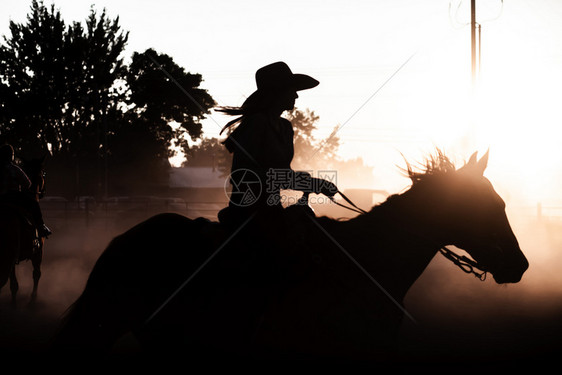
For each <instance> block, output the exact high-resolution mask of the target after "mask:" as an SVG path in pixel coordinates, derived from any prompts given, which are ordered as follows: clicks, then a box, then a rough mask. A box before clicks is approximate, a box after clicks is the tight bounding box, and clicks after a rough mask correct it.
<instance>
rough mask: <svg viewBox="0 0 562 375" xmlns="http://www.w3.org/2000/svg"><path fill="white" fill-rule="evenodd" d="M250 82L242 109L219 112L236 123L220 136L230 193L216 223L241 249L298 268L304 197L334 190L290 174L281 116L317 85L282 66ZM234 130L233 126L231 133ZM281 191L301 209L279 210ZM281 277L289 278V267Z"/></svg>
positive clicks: (286, 124) (288, 135)
mask: <svg viewBox="0 0 562 375" xmlns="http://www.w3.org/2000/svg"><path fill="white" fill-rule="evenodd" d="M255 78H256V84H257V90H256V91H255V92H254V93H253V94H252V95H250V96H249V97H248V98H247V99H246V100H245V102H244V103H243V104H242V106H240V107H222V108H220V109H219V111H221V112H223V113H226V114H228V115H231V116H237V118H235V119H234V120H232V121H230V122H228V123H227V124H226V125H225V126H224V127H223V129H222V131H221V134H222V132H223V131H225V130H229V135H228V137H227V138H226V140H224V141H223V144H224V145H225V147H226V148H227V149H228V151H229V152H231V153H232V154H233V159H232V168H231V174H230V183H231V186H232V191H231V194H230V197H229V198H230V200H229V205H228V207H226V208H224V209H223V210H221V211H220V212H219V215H218V218H219V221H220V223H221V224H223V226H224V227H226V228H227V229H228V230H229V231H230V232H234V231H240V232H241V235H240V236H239V237H242V238H244V239H243V240H242V241H243V244H244V246H246V247H250V248H254V249H255V250H256V252H257V253H259V254H261V253H263V252H270V255H271V256H272V258H273V260H271V259H270V260H271V263H273V264H277V265H278V264H286V263H291V264H298V263H302V262H301V261H302V256H303V254H302V252H303V250H304V247H305V246H303V245H304V241H303V233H302V232H303V229H302V227H303V225H306V224H308V225H310V224H311V221H310V220H307V219H305V218H304V216H305V215H309V216H312V217H314V212H313V211H312V209H311V208H310V207H309V206H308V195H309V194H310V193H315V194H325V195H327V196H329V197H333V196H334V195H335V194H336V193H337V192H338V189H337V187H336V186H335V185H334V184H333V183H331V182H329V181H327V180H323V179H318V178H314V177H312V176H311V174H310V173H308V172H302V171H294V170H293V169H292V168H291V161H292V159H293V155H294V145H293V136H294V130H293V126H292V124H291V122H290V121H289V120H287V119H285V118H283V117H281V115H282V113H283V112H284V111H286V110H292V109H293V108H294V106H295V99H296V98H298V95H297V91H300V90H306V89H311V88H313V87H316V86H317V85H318V84H319V82H318V81H317V80H316V79H314V78H312V77H310V76H308V75H304V74H294V73H293V72H292V71H291V69H290V68H289V67H288V66H287V64H285V63H284V62H276V63H273V64H269V65H267V66H264V67H262V68H260V69H259V70H258V71H257V72H256V76H255ZM234 125H238V126H237V127H236V128H234V130H232V127H233V126H234ZM281 190H297V191H302V192H303V194H304V195H303V198H301V200H300V201H299V202H300V203H301V204H300V205H293V206H292V208H291V209H285V208H284V207H283V205H282V200H281ZM301 224H303V225H301ZM266 263H267V262H266ZM281 268H283V266H281ZM285 273H286V274H291V273H295V272H294V269H292V270H291V269H290V267H289V269H286V270H285ZM289 277H291V276H290V275H289Z"/></svg>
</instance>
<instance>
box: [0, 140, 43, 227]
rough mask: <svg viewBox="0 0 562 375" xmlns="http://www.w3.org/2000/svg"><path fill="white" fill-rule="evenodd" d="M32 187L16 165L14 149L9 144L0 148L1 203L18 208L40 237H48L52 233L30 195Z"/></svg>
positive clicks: (35, 201)
mask: <svg viewBox="0 0 562 375" xmlns="http://www.w3.org/2000/svg"><path fill="white" fill-rule="evenodd" d="M30 187H31V181H30V179H29V177H28V176H27V175H26V174H25V172H24V171H23V170H22V169H21V168H20V167H18V166H17V165H16V164H15V163H14V148H13V147H12V146H11V145H9V144H4V145H2V146H0V203H4V204H8V205H13V206H16V207H17V208H20V209H21V210H22V211H23V212H24V213H27V214H28V215H30V216H31V218H32V221H33V224H34V225H35V226H36V228H37V234H38V236H39V237H47V236H49V235H51V234H52V232H51V230H50V229H49V228H48V227H47V226H46V225H45V223H44V221H43V215H42V213H41V207H40V206H39V202H37V200H36V199H35V198H34V197H33V196H31V195H30V194H29V193H28V189H29V188H30ZM26 216H27V215H26Z"/></svg>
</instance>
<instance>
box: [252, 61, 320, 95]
mask: <svg viewBox="0 0 562 375" xmlns="http://www.w3.org/2000/svg"><path fill="white" fill-rule="evenodd" d="M319 83H320V82H318V81H317V80H315V79H314V78H312V77H310V76H308V75H306V74H294V73H293V72H292V71H291V69H290V68H289V66H288V65H287V64H286V63H284V62H282V61H278V62H275V63H273V64H269V65H266V66H264V67H262V68H260V69H258V71H257V72H256V84H257V86H258V90H260V91H263V90H278V89H287V88H289V89H293V90H295V91H300V90H306V89H311V88H313V87H316V86H318V84H319Z"/></svg>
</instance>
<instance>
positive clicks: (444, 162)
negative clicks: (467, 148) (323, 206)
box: [317, 149, 457, 225]
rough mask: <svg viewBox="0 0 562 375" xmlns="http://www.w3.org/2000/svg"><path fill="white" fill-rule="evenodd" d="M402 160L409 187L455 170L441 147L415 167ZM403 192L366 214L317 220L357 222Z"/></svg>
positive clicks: (328, 222) (379, 210) (387, 199)
mask: <svg viewBox="0 0 562 375" xmlns="http://www.w3.org/2000/svg"><path fill="white" fill-rule="evenodd" d="M404 160H405V162H406V168H401V170H402V172H403V173H404V175H405V176H406V177H408V178H410V180H411V181H412V186H411V187H410V189H411V188H412V187H414V186H416V185H418V184H419V183H421V182H423V181H428V180H431V179H435V178H436V177H441V176H445V175H446V174H448V173H451V172H454V171H456V170H457V167H456V165H455V163H454V162H453V161H452V160H451V158H450V157H448V156H447V155H446V154H445V153H444V152H443V151H442V150H441V149H436V151H435V153H434V154H430V155H428V156H427V157H426V158H425V160H424V161H423V162H421V163H418V164H417V167H415V166H414V164H412V163H410V162H409V161H408V160H406V159H404ZM408 190H409V189H408ZM403 193H404V192H402V193H395V194H391V195H389V196H388V197H387V198H386V199H385V200H384V201H383V202H381V203H378V204H376V205H374V206H373V207H371V208H370V210H369V211H368V212H367V213H366V214H361V215H358V216H356V217H354V218H331V217H327V216H321V217H318V218H317V220H319V222H320V223H322V224H323V225H329V224H332V223H341V222H349V221H354V222H359V221H362V219H364V218H366V217H370V218H371V219H372V218H373V215H375V217H376V216H377V215H376V214H377V213H380V212H382V211H383V210H385V209H387V208H388V207H389V206H391V205H392V203H393V202H394V201H396V200H397V199H399V198H400V196H401V195H402V194H403Z"/></svg>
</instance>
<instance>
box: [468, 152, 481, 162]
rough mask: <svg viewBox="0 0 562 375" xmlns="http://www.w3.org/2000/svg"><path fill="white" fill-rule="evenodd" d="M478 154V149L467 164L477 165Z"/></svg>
mask: <svg viewBox="0 0 562 375" xmlns="http://www.w3.org/2000/svg"><path fill="white" fill-rule="evenodd" d="M477 155H478V151H476V152H474V154H472V155H471V156H470V159H468V163H466V165H476V156H477Z"/></svg>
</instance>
